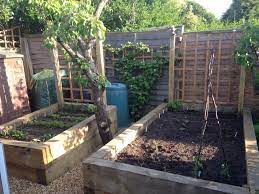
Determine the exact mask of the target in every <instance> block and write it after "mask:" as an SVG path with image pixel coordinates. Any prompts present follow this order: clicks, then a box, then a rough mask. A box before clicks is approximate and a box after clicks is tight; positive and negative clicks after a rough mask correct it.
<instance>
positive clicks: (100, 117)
mask: <svg viewBox="0 0 259 194" xmlns="http://www.w3.org/2000/svg"><path fill="white" fill-rule="evenodd" d="M92 90H93V98H94V104H95V105H96V106H97V111H96V113H95V117H96V122H97V127H98V130H99V134H100V136H101V139H102V142H103V144H106V143H108V142H109V141H110V140H112V133H111V121H110V119H109V116H108V113H107V110H106V108H107V106H106V104H105V103H104V102H103V95H102V94H103V92H104V91H103V90H100V89H99V88H97V87H93V88H92Z"/></svg>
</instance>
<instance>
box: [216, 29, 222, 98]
mask: <svg viewBox="0 0 259 194" xmlns="http://www.w3.org/2000/svg"><path fill="white" fill-rule="evenodd" d="M221 39H222V34H221V33H220V34H219V47H218V68H217V86H216V100H218V99H219V77H220V65H221V46H222V40H221Z"/></svg>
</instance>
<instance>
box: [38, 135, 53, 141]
mask: <svg viewBox="0 0 259 194" xmlns="http://www.w3.org/2000/svg"><path fill="white" fill-rule="evenodd" d="M54 136H55V135H54V134H51V133H45V134H43V135H42V136H41V137H40V138H39V139H40V141H42V142H44V141H47V140H49V139H51V138H52V137H54Z"/></svg>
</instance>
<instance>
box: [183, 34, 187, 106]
mask: <svg viewBox="0 0 259 194" xmlns="http://www.w3.org/2000/svg"><path fill="white" fill-rule="evenodd" d="M187 38H188V36H187V35H183V41H184V43H183V77H182V83H183V84H182V102H184V95H185V71H186V70H185V64H186V60H185V57H186V42H187Z"/></svg>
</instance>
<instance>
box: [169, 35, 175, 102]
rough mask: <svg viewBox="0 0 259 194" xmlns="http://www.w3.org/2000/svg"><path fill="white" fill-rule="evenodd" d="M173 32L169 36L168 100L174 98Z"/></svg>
mask: <svg viewBox="0 0 259 194" xmlns="http://www.w3.org/2000/svg"><path fill="white" fill-rule="evenodd" d="M175 41H176V38H175V32H174V31H173V34H172V36H171V38H170V54H169V79H168V101H169V102H170V101H173V100H174V74H175V72H174V66H175Z"/></svg>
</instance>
